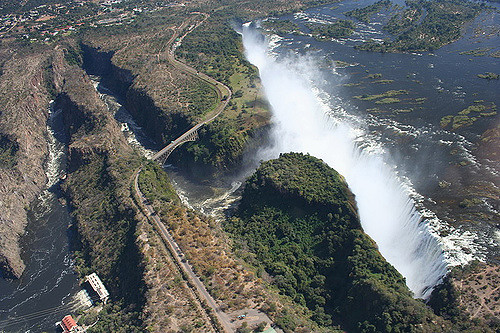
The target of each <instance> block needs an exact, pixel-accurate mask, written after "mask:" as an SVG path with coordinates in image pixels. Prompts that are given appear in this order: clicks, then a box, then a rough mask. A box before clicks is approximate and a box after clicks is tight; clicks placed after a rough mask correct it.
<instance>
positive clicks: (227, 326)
mask: <svg viewBox="0 0 500 333" xmlns="http://www.w3.org/2000/svg"><path fill="white" fill-rule="evenodd" d="M193 14H199V15H203V16H204V17H205V18H204V19H203V20H202V21H200V22H198V23H197V24H196V25H195V26H194V27H192V28H191V29H189V31H187V32H186V33H185V34H184V35H182V36H181V37H178V36H179V32H181V31H183V30H184V29H185V28H186V27H187V25H188V23H189V21H190V20H186V21H184V22H183V23H182V24H181V25H180V26H179V27H178V28H177V29H174V33H173V34H172V37H171V38H170V39H169V41H168V42H167V46H168V52H167V53H168V55H167V59H168V61H169V62H170V63H171V64H172V65H173V66H174V67H175V68H177V69H179V70H182V71H184V72H186V73H188V74H189V75H192V76H194V77H196V78H198V79H199V80H202V81H204V82H206V83H208V84H210V85H211V86H213V87H214V89H215V91H216V92H217V98H218V100H219V101H220V103H219V105H218V106H217V107H216V108H215V109H214V110H213V111H212V112H210V113H209V114H208V115H207V117H206V118H205V119H204V120H202V121H201V122H199V123H198V124H196V125H195V126H193V127H192V128H190V129H189V130H188V131H186V132H185V133H183V134H182V135H181V136H179V137H178V138H177V139H176V140H174V141H172V142H171V143H170V144H169V145H167V146H166V147H164V148H163V149H161V150H160V151H159V152H157V153H156V154H155V155H153V157H152V159H153V160H157V159H159V158H160V157H162V156H163V155H164V154H165V153H167V152H168V151H169V150H170V151H171V150H173V149H175V148H176V147H177V146H179V145H181V144H182V143H184V142H185V140H186V138H188V137H189V136H190V135H191V134H193V133H194V132H196V131H197V130H198V129H199V128H200V127H202V126H203V125H205V124H207V123H209V122H211V121H212V120H214V119H215V118H217V117H218V116H219V115H220V114H221V112H222V111H223V110H224V109H225V108H226V106H227V104H228V103H229V100H230V99H231V95H232V92H231V89H229V87H227V86H226V85H224V84H223V83H221V82H219V81H217V80H214V79H213V78H211V77H209V76H208V75H205V74H203V73H200V72H198V71H197V70H196V69H194V68H192V67H190V66H188V65H187V64H185V63H183V62H180V61H178V60H177V59H175V57H174V52H175V48H176V46H178V45H179V44H180V42H182V39H184V37H186V36H187V34H189V33H190V32H192V31H193V30H194V29H196V28H197V27H198V26H199V25H201V24H202V23H203V22H205V21H206V20H207V18H208V17H209V15H208V14H205V13H193ZM177 38H179V39H178V40H177V42H176V44H174V41H176V39H177ZM141 171H142V168H139V169H138V170H136V171H135V175H134V189H135V194H136V195H137V198H139V202H140V204H139V205H140V208H141V209H142V210H143V212H144V213H145V214H146V216H148V218H150V220H151V221H153V223H154V225H155V227H156V229H157V231H158V232H159V234H160V236H161V238H162V239H163V240H164V242H165V243H166V245H167V246H168V247H169V249H170V252H171V254H172V257H173V258H174V260H175V261H176V262H177V266H178V267H179V268H180V269H182V270H183V271H184V273H185V274H186V276H187V277H188V281H189V282H190V283H191V285H193V286H194V287H195V288H196V290H195V292H196V294H197V295H198V296H199V297H200V299H202V300H204V301H205V302H206V304H207V305H208V306H209V307H210V308H211V309H212V310H213V313H214V314H215V316H216V317H217V319H218V321H219V323H220V324H221V325H222V327H223V329H224V331H225V332H228V333H230V332H234V331H235V330H234V329H233V325H232V324H231V320H230V318H229V316H228V315H227V314H225V313H224V312H222V311H221V310H220V308H219V307H218V306H217V303H216V302H215V300H214V299H213V297H212V296H211V295H210V294H209V293H208V291H207V290H206V288H205V286H204V285H203V283H202V282H201V280H200V278H199V277H198V276H197V275H196V274H195V273H194V271H193V268H192V267H191V265H190V264H189V263H188V262H187V261H186V260H185V258H184V254H183V253H182V250H181V249H180V247H179V245H178V244H177V243H176V242H175V240H174V238H173V237H172V235H171V234H170V232H169V231H168V230H167V228H166V227H165V225H164V224H163V223H162V222H161V220H160V218H159V217H158V215H157V214H156V213H155V211H154V209H153V207H152V206H151V205H150V204H149V203H148V201H147V200H146V197H145V196H144V194H143V193H142V192H141V190H140V189H139V174H140V172H141ZM207 315H209V314H208V313H207ZM214 326H215V325H214ZM214 328H216V327H214ZM216 331H217V329H216Z"/></svg>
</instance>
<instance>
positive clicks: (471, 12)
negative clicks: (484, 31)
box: [346, 0, 486, 52]
mask: <svg viewBox="0 0 500 333" xmlns="http://www.w3.org/2000/svg"><path fill="white" fill-rule="evenodd" d="M406 4H407V7H406V8H404V9H401V8H399V7H397V8H396V9H397V11H396V13H395V14H392V16H391V17H390V19H389V21H388V22H387V23H386V24H385V25H384V27H383V29H384V30H386V31H388V32H389V33H391V34H392V35H394V36H395V37H394V39H393V40H386V41H384V42H382V43H379V42H375V41H368V42H365V43H363V44H361V45H359V46H357V47H358V48H359V49H361V50H367V51H377V52H398V51H399V52H414V51H433V50H435V49H438V48H440V47H441V46H443V45H445V44H449V43H451V42H453V41H455V40H457V39H458V38H460V36H461V29H462V27H463V25H464V24H465V23H467V22H469V21H470V20H472V19H474V18H475V17H476V16H477V15H479V13H480V12H481V11H482V10H483V9H485V7H486V6H485V5H484V3H476V2H471V1H469V0H436V1H426V0H408V1H406ZM390 7H391V2H390V1H389V0H381V1H378V2H376V3H375V4H374V5H371V6H367V7H365V8H360V9H355V10H353V11H350V12H348V13H346V15H350V16H352V17H355V18H357V19H359V20H361V21H364V22H368V21H369V20H370V17H371V16H372V15H374V14H375V13H378V12H380V11H382V10H385V9H387V8H390Z"/></svg>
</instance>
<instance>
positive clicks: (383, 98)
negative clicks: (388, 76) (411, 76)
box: [354, 89, 408, 104]
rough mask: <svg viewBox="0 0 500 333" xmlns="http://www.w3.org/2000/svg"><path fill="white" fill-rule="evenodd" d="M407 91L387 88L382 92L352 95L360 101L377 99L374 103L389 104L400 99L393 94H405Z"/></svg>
mask: <svg viewBox="0 0 500 333" xmlns="http://www.w3.org/2000/svg"><path fill="white" fill-rule="evenodd" d="M407 94H408V91H407V90H403V89H401V90H388V91H386V92H384V93H382V94H373V95H368V94H364V95H359V96H354V98H356V99H359V100H361V101H374V100H378V101H376V102H375V103H376V104H390V103H396V102H399V101H400V100H399V99H398V98H396V97H394V96H398V95H407Z"/></svg>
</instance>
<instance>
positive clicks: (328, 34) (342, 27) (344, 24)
mask: <svg viewBox="0 0 500 333" xmlns="http://www.w3.org/2000/svg"><path fill="white" fill-rule="evenodd" d="M308 27H309V29H311V33H312V34H313V36H314V37H315V38H316V39H331V38H343V37H348V36H350V35H352V33H353V32H354V29H355V28H356V25H355V24H354V23H353V22H352V21H349V20H337V21H335V22H333V23H331V24H308Z"/></svg>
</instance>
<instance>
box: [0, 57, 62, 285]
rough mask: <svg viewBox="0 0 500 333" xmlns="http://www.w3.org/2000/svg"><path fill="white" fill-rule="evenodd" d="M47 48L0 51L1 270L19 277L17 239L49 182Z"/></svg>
mask: <svg viewBox="0 0 500 333" xmlns="http://www.w3.org/2000/svg"><path fill="white" fill-rule="evenodd" d="M3 51H5V49H4V50H3ZM7 51H8V48H7ZM46 51H47V50H36V51H35V52H33V51H28V50H24V49H20V50H18V52H2V54H1V57H2V63H3V68H2V72H3V74H2V75H1V76H0V91H1V92H2V94H1V96H0V110H1V111H0V156H1V158H0V270H1V274H2V275H3V276H4V277H8V278H19V277H20V276H21V274H22V273H23V271H24V268H25V265H24V263H23V261H22V259H21V249H20V248H19V238H20V236H21V235H23V234H24V229H25V227H26V224H27V216H26V209H27V208H28V206H29V205H30V203H31V201H33V200H34V199H35V197H36V196H37V195H38V193H39V192H40V191H41V189H42V188H43V187H44V186H45V184H46V181H47V180H46V176H45V172H44V161H45V159H46V156H47V153H48V147H47V144H46V140H45V138H46V131H47V125H46V122H47V118H48V114H49V110H48V108H49V100H50V95H49V93H48V89H47V88H48V81H49V76H50V75H52V68H51V67H52V65H51V61H50V59H49V58H50V51H49V52H46Z"/></svg>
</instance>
